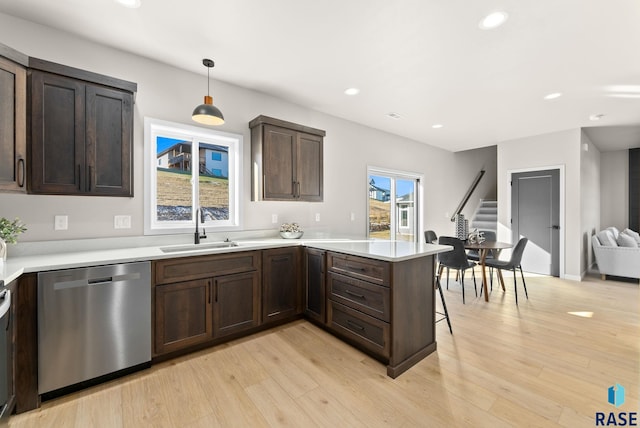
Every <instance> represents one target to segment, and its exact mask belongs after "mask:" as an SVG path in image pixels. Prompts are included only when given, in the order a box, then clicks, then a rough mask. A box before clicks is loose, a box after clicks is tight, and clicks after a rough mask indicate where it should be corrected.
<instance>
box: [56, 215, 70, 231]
mask: <svg viewBox="0 0 640 428" xmlns="http://www.w3.org/2000/svg"><path fill="white" fill-rule="evenodd" d="M68 228H69V217H68V216H66V215H57V216H55V217H54V221H53V229H54V230H67V229H68Z"/></svg>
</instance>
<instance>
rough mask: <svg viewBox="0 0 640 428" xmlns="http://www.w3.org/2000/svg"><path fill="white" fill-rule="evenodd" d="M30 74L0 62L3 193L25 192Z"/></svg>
mask: <svg viewBox="0 0 640 428" xmlns="http://www.w3.org/2000/svg"><path fill="white" fill-rule="evenodd" d="M26 100H27V73H26V70H25V68H24V67H22V66H21V65H19V64H16V63H14V62H12V61H9V60H7V59H4V58H0V190H2V191H17V192H24V191H26V187H25V178H26V177H25V173H26V170H25V159H26V152H27V138H26V133H27V129H26V126H27V119H26V115H27V106H26Z"/></svg>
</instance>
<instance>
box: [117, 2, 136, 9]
mask: <svg viewBox="0 0 640 428" xmlns="http://www.w3.org/2000/svg"><path fill="white" fill-rule="evenodd" d="M115 1H116V2H117V3H120V4H121V5H123V6H125V7H129V8H131V9H136V8H139V7H140V0H115Z"/></svg>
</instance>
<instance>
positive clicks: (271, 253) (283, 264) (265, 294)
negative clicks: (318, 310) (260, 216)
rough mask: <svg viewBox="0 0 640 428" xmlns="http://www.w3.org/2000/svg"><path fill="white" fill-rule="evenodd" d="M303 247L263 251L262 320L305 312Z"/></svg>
mask: <svg viewBox="0 0 640 428" xmlns="http://www.w3.org/2000/svg"><path fill="white" fill-rule="evenodd" d="M299 251H300V248H299V247H290V248H276V249H272V250H265V251H263V252H262V322H270V321H275V320H279V319H284V318H289V317H292V316H295V315H297V314H299V313H300V312H301V303H300V295H301V293H300V281H299V274H298V272H299V269H298V264H299V256H298V255H299V254H300V253H299Z"/></svg>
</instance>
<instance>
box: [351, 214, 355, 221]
mask: <svg viewBox="0 0 640 428" xmlns="http://www.w3.org/2000/svg"><path fill="white" fill-rule="evenodd" d="M350 218H351V221H355V219H356V213H351V217H350Z"/></svg>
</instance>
